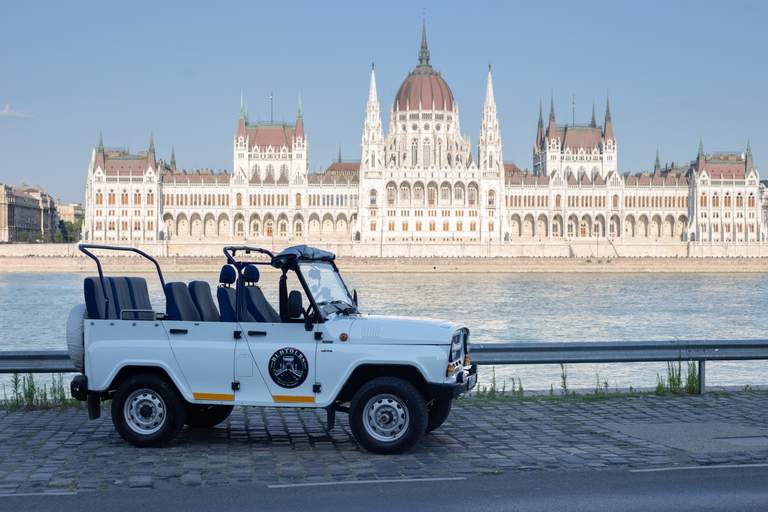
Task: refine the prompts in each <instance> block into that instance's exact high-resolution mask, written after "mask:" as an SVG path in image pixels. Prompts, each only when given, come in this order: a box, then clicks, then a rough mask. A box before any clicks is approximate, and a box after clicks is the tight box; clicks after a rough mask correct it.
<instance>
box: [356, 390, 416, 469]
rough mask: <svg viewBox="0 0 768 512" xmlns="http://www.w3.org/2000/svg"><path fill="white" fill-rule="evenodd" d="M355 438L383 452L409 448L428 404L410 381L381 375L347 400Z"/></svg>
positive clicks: (370, 448)
mask: <svg viewBox="0 0 768 512" xmlns="http://www.w3.org/2000/svg"><path fill="white" fill-rule="evenodd" d="M349 427H350V429H351V430H352V435H353V436H354V437H355V440H357V442H358V443H359V444H360V446H362V447H363V448H365V449H366V450H368V451H371V452H373V453H378V454H382V455H387V454H393V453H403V452H406V451H408V450H410V449H411V448H412V447H413V446H414V445H416V443H418V442H419V441H420V440H421V438H422V437H423V436H424V432H425V430H426V428H427V404H426V402H425V401H424V397H423V396H421V393H419V391H418V390H417V389H416V388H415V387H414V386H413V385H412V384H411V383H409V382H407V381H405V380H403V379H398V378H395V377H380V378H378V379H374V380H372V381H370V382H368V383H367V384H365V385H364V386H363V387H361V388H360V389H359V390H358V392H357V393H355V396H354V397H353V398H352V402H351V403H350V404H349Z"/></svg>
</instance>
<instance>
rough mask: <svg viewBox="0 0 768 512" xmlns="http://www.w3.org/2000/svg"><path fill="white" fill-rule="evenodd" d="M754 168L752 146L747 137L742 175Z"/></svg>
mask: <svg viewBox="0 0 768 512" xmlns="http://www.w3.org/2000/svg"><path fill="white" fill-rule="evenodd" d="M754 168H755V163H754V161H753V160H752V144H750V141H749V137H747V154H746V155H745V157H744V174H745V175H746V173H748V172H749V171H750V170H752V169H754Z"/></svg>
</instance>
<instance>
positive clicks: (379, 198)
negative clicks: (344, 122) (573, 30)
mask: <svg viewBox="0 0 768 512" xmlns="http://www.w3.org/2000/svg"><path fill="white" fill-rule="evenodd" d="M361 146H362V149H361V159H360V161H359V162H344V161H342V159H341V155H339V161H338V162H334V163H332V164H331V165H330V166H329V167H328V168H327V169H326V170H325V171H322V170H321V172H319V173H309V172H308V151H309V146H308V142H307V134H306V132H305V127H304V119H303V114H302V104H301V98H299V102H298V112H297V116H296V122H295V124H287V123H261V122H259V123H250V122H249V119H248V112H247V107H245V106H244V104H243V101H242V98H241V105H240V114H239V119H238V124H237V131H236V134H235V137H234V141H233V172H232V174H228V173H227V172H218V173H217V172H213V171H210V170H197V171H183V170H179V169H177V168H176V163H175V156H174V155H173V153H172V156H171V161H170V164H166V163H164V162H163V161H161V160H156V158H155V149H154V143H153V139H152V136H150V147H149V150H148V151H147V152H145V153H139V154H137V155H131V154H129V152H128V151H127V150H123V149H105V148H104V146H103V144H102V140H101V137H100V139H99V146H98V149H94V151H93V153H92V158H91V163H90V166H89V170H88V181H87V190H86V203H85V211H86V220H85V223H84V225H83V234H84V238H85V239H86V240H94V241H112V240H114V241H119V240H123V241H158V240H164V239H168V238H171V239H173V240H176V241H182V242H183V241H185V240H186V241H189V242H194V241H196V240H198V241H202V240H222V241H228V242H230V241H231V242H236V243H239V242H243V241H245V242H248V243H249V244H253V245H260V244H261V245H266V244H267V243H270V242H271V243H272V244H273V245H276V246H279V247H282V246H285V245H289V244H295V243H311V244H316V245H320V244H324V243H327V244H331V243H336V244H339V243H344V244H345V246H348V247H350V249H349V252H350V254H352V255H360V256H372V255H379V256H383V255H389V256H407V255H447V256H454V255H464V256H486V255H501V256H504V255H545V254H547V255H572V256H573V255H589V254H593V253H598V254H599V253H600V248H599V246H600V244H601V243H602V245H604V246H605V248H604V249H602V251H603V254H608V255H610V254H614V255H617V256H618V255H619V254H620V251H619V249H617V245H616V244H624V246H625V247H629V246H631V247H634V249H632V250H633V251H634V252H632V254H654V255H670V254H676V255H679V254H680V250H679V249H673V250H672V252H669V251H667V252H664V251H659V252H654V250H653V249H652V248H653V247H654V244H655V245H656V246H659V247H660V246H662V245H664V246H670V247H671V246H675V247H677V248H679V247H682V246H685V245H686V244H687V245H688V246H689V247H690V244H691V243H704V242H707V243H709V244H710V245H709V246H708V247H710V248H711V247H714V245H713V244H720V246H721V247H725V252H724V254H731V253H729V252H728V251H727V246H725V244H728V243H744V244H746V245H749V244H758V243H761V242H763V241H765V240H766V216H765V214H764V207H763V204H764V203H765V202H768V201H766V199H764V190H765V188H764V186H762V185H761V184H760V182H759V177H758V173H757V170H756V169H755V167H754V162H753V159H752V152H751V146H750V145H749V142H748V143H747V151H746V154H744V155H742V154H741V153H733V154H716V155H710V156H707V155H705V154H704V149H703V143H700V146H699V153H698V155H697V157H696V159H695V160H693V161H692V162H691V163H690V164H689V165H683V166H679V165H674V164H673V165H671V166H669V165H668V166H665V167H663V168H662V167H661V165H660V163H659V156H658V153H657V155H656V163H655V165H654V167H653V170H652V171H650V170H649V172H645V173H639V174H636V175H630V174H628V173H626V174H620V173H619V170H618V169H619V167H618V144H617V140H616V138H615V136H614V131H613V123H612V118H611V109H610V104H609V102H608V100H607V99H606V109H605V120H604V123H603V124H602V126H600V125H598V124H597V122H596V119H595V109H594V106H593V108H592V119H591V122H590V123H589V124H584V125H575V124H572V125H561V126H558V125H557V124H556V120H555V109H554V100H553V101H552V104H551V106H550V112H549V120H548V124H547V125H545V124H544V120H543V116H542V110H541V107H540V109H539V120H538V126H537V132H536V139H535V144H534V146H533V154H532V163H533V165H532V169H533V170H532V171H527V170H525V171H523V170H520V169H519V168H518V167H517V166H516V165H515V164H512V163H505V162H504V160H503V154H502V148H503V144H502V138H501V130H500V127H499V121H498V116H497V111H496V102H495V98H494V88H493V80H492V75H491V69H490V67H489V69H488V76H487V83H486V91H485V102H484V105H483V111H482V117H481V128H480V133H479V136H478V143H477V144H476V145H475V146H473V145H472V142H471V140H470V138H469V136H467V135H463V134H462V132H461V128H460V123H459V107H458V103H457V102H456V101H455V99H454V97H453V93H452V91H451V89H450V87H449V86H448V83H447V82H446V80H445V79H444V78H443V77H442V76H441V74H440V73H439V72H438V71H436V70H435V69H434V68H433V67H432V66H431V65H430V53H429V50H428V47H427V38H426V28H424V29H423V30H422V41H421V47H420V50H419V54H418V65H417V66H416V68H415V69H413V70H412V71H411V72H409V73H408V75H407V76H406V78H405V80H403V82H402V84H401V85H400V88H399V89H398V91H397V94H396V95H395V98H394V101H393V103H392V104H391V105H390V108H389V132H388V133H386V134H385V133H384V132H383V129H382V123H381V109H380V106H379V101H378V93H377V88H376V76H375V73H374V70H373V69H371V78H370V87H369V94H368V102H367V105H366V111H365V120H364V123H363V133H362V144H361ZM475 148H476V149H477V151H476V153H475V154H473V152H474V149H475ZM458 246H460V247H461V250H460V251H458V250H456V249H455V247H458ZM520 247H527V248H526V249H520V250H518V248H520ZM548 247H558V248H559V249H558V250H557V251H550V252H548V250H547V248H548ZM593 248H594V251H593ZM648 248H650V249H648ZM558 251H559V252H558ZM742 252H743V253H744V254H752V253H751V252H749V250H748V248H747V249H745V251H742ZM721 253H722V251H720V252H718V251H717V250H712V249H710V250H709V251H708V252H705V251H703V250H702V251H691V250H689V251H688V255H693V254H695V255H704V254H710V255H713V254H721ZM760 254H761V253H760Z"/></svg>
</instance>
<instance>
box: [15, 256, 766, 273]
mask: <svg viewBox="0 0 768 512" xmlns="http://www.w3.org/2000/svg"><path fill="white" fill-rule="evenodd" d="M157 260H158V262H159V263H160V267H161V268H162V269H163V271H164V272H178V273H218V272H219V270H220V269H221V266H222V265H224V264H225V263H226V261H225V259H224V256H223V255H222V256H202V257H194V256H171V257H159V258H157ZM101 262H102V265H103V266H104V269H105V271H108V272H112V273H121V274H123V273H136V272H154V267H153V266H152V264H151V263H149V262H147V261H146V260H144V259H143V258H139V257H133V256H111V257H109V256H108V257H103V258H101ZM336 263H337V265H338V266H339V267H340V268H341V269H343V270H345V271H348V272H361V273H365V272H373V273H390V272H395V273H485V274H489V273H490V274H492V273H499V274H514V273H585V274H622V273H655V274H690V273H712V274H731V273H742V274H743V273H746V274H758V273H768V258H499V257H496V258H437V257H436V258H431V257H425V258H351V257H344V258H338V259H337V260H336ZM95 271H96V265H95V264H94V262H93V260H91V259H90V258H87V257H85V256H83V255H69V256H47V257H46V256H26V257H23V256H0V273H45V274H50V273H86V274H91V273H94V272H95Z"/></svg>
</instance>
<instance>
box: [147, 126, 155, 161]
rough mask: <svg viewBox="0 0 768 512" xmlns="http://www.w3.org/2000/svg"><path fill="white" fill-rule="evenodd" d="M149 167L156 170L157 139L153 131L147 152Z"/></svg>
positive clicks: (150, 134) (150, 133)
mask: <svg viewBox="0 0 768 512" xmlns="http://www.w3.org/2000/svg"><path fill="white" fill-rule="evenodd" d="M147 166H149V167H150V168H152V169H154V168H155V137H154V134H153V133H152V131H150V132H149V150H148V151H147Z"/></svg>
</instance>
